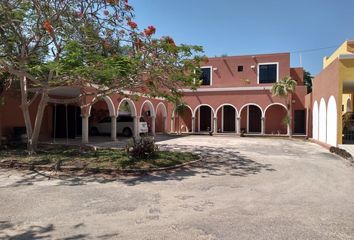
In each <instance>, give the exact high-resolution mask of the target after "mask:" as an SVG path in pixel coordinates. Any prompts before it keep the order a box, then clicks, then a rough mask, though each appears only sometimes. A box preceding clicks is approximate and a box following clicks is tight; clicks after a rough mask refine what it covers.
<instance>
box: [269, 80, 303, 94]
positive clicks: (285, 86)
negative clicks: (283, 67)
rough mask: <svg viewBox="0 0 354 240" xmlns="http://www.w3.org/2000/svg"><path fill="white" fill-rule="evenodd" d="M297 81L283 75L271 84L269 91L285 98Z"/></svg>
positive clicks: (293, 88) (293, 89)
mask: <svg viewBox="0 0 354 240" xmlns="http://www.w3.org/2000/svg"><path fill="white" fill-rule="evenodd" d="M296 85H297V82H296V81H295V80H293V79H291V77H285V78H283V79H281V80H280V81H278V82H276V83H274V84H273V86H272V89H271V92H272V94H273V96H277V97H283V98H287V97H288V95H289V93H292V92H294V91H295V88H296Z"/></svg>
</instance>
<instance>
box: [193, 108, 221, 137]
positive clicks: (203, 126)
mask: <svg viewBox="0 0 354 240" xmlns="http://www.w3.org/2000/svg"><path fill="white" fill-rule="evenodd" d="M194 116H195V119H196V121H194V126H195V129H197V132H210V131H212V132H214V133H215V132H216V131H217V119H216V114H215V111H214V109H213V107H212V106H210V105H209V104H200V105H198V106H197V107H196V108H195V109H194Z"/></svg>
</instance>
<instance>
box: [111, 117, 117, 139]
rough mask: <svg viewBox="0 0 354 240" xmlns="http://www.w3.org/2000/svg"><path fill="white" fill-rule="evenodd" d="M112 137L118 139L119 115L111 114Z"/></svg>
mask: <svg viewBox="0 0 354 240" xmlns="http://www.w3.org/2000/svg"><path fill="white" fill-rule="evenodd" d="M111 139H112V141H114V142H115V141H117V117H116V116H111Z"/></svg>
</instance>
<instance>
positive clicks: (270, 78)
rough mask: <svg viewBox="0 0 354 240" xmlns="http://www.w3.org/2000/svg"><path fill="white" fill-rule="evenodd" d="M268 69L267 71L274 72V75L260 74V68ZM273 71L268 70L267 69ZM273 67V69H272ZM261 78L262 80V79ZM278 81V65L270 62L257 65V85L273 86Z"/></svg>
mask: <svg viewBox="0 0 354 240" xmlns="http://www.w3.org/2000/svg"><path fill="white" fill-rule="evenodd" d="M265 66H266V67H268V69H267V70H268V71H271V70H273V69H274V70H275V73H269V72H268V73H262V71H263V70H262V69H261V68H262V67H263V68H264V67H265ZM270 67H271V68H273V69H269V68H270ZM274 67H275V68H274ZM273 77H274V78H273ZM262 78H263V79H262ZM278 80H279V63H278V62H272V63H259V64H258V67H257V82H258V84H273V83H276V82H278Z"/></svg>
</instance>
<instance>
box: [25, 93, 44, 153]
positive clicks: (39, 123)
mask: <svg viewBox="0 0 354 240" xmlns="http://www.w3.org/2000/svg"><path fill="white" fill-rule="evenodd" d="M47 103H48V99H47V95H46V93H42V98H41V101H40V102H39V105H38V109H37V115H36V120H35V122H34V130H33V133H32V137H31V140H30V142H31V149H30V150H29V151H32V152H35V151H37V147H38V137H39V133H40V130H41V126H42V120H43V115H44V110H45V107H46V106H47Z"/></svg>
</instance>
